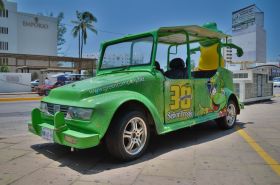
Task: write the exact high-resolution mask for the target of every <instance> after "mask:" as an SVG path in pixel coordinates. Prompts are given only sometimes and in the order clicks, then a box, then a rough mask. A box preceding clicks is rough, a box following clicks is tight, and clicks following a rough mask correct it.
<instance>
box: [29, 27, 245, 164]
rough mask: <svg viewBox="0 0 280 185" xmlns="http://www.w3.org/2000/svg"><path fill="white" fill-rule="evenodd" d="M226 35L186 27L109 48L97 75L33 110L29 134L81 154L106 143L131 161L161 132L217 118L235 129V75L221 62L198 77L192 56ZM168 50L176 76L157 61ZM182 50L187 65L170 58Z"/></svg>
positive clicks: (132, 37) (111, 44) (59, 90)
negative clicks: (205, 43)
mask: <svg viewBox="0 0 280 185" xmlns="http://www.w3.org/2000/svg"><path fill="white" fill-rule="evenodd" d="M226 37H228V35H225V34H223V33H220V32H215V31H211V30H209V29H205V28H203V27H200V26H179V27H162V28H159V29H157V30H154V31H150V32H145V33H141V34H136V35H128V36H125V37H123V38H119V39H116V40H112V41H108V42H105V43H104V44H103V45H102V48H101V54H100V56H101V57H100V59H99V65H97V66H98V68H97V76H96V77H93V78H90V79H86V80H83V81H78V82H74V83H71V84H67V85H64V86H62V87H59V88H55V89H53V90H51V91H50V93H49V96H47V97H44V98H43V99H42V101H41V105H40V108H35V109H33V111H32V121H30V122H29V123H28V128H29V131H30V132H32V133H34V134H36V135H39V136H41V137H42V138H44V139H47V140H49V141H51V142H55V143H59V144H61V145H65V146H69V147H71V148H77V149H85V148H91V147H94V146H97V145H99V144H100V143H101V142H102V141H104V143H105V144H106V146H107V148H108V151H109V152H110V153H111V154H112V155H113V156H115V157H116V158H118V159H120V160H125V161H127V160H133V159H136V158H138V157H140V156H141V155H142V154H143V153H144V152H145V150H146V148H147V146H148V143H149V139H150V134H151V132H152V131H153V130H154V131H155V132H156V133H157V134H166V133H168V132H172V131H175V130H178V129H182V128H186V127H191V126H193V125H196V124H200V123H203V122H206V121H209V120H215V121H216V122H217V124H218V125H219V126H220V127H221V128H223V129H230V128H232V127H234V125H235V123H236V116H237V115H238V114H239V113H240V109H241V108H242V104H241V103H240V102H239V101H238V97H237V96H236V95H235V94H234V90H233V88H234V87H233V80H232V72H231V71H229V70H227V69H225V68H223V67H222V66H221V64H219V65H218V68H217V69H216V70H213V71H194V72H192V73H191V52H190V47H191V44H192V43H198V42H200V41H213V40H217V39H225V38H226ZM161 44H163V45H164V46H165V48H166V50H164V51H165V54H166V56H167V57H166V58H165V59H166V65H167V66H168V67H167V70H168V73H169V74H172V76H173V77H172V78H171V77H168V76H167V75H166V74H167V73H165V74H164V73H163V71H162V70H161V69H160V65H159V62H157V61H156V57H157V54H159V53H157V52H158V49H157V48H159V47H158V46H159V45H161ZM177 46H184V48H187V51H186V52H187V53H186V55H187V59H186V61H185V62H184V61H183V63H182V62H181V61H182V60H170V59H171V56H173V55H174V54H176V52H175V53H174V51H177V49H176V48H177ZM171 47H175V49H176V50H175V49H174V50H172V52H171V49H170V48H171ZM208 62H210V63H211V62H213V61H208ZM184 65H186V66H187V67H186V68H185V67H184ZM180 73H182V74H184V77H178V74H180Z"/></svg>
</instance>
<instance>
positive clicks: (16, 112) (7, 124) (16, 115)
mask: <svg viewBox="0 0 280 185" xmlns="http://www.w3.org/2000/svg"><path fill="white" fill-rule="evenodd" d="M39 105H40V104H39V102H38V101H33V102H32V101H30V102H11V103H0V118H1V120H0V124H1V125H0V137H11V136H17V135H26V134H27V133H26V124H25V123H27V121H28V120H30V112H31V110H32V109H33V108H34V107H38V106H39Z"/></svg>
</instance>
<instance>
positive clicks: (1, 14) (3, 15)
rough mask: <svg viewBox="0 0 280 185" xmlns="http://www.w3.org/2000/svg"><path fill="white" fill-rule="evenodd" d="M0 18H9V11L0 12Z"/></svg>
mask: <svg viewBox="0 0 280 185" xmlns="http://www.w3.org/2000/svg"><path fill="white" fill-rule="evenodd" d="M0 17H9V11H8V10H1V11H0Z"/></svg>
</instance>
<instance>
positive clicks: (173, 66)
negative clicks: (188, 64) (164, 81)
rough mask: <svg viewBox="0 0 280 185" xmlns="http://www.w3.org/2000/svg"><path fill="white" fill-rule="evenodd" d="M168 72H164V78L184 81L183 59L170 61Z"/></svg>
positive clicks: (185, 70)
mask: <svg viewBox="0 0 280 185" xmlns="http://www.w3.org/2000/svg"><path fill="white" fill-rule="evenodd" d="M169 67H170V70H168V71H166V72H165V74H164V75H165V76H166V77H168V78H171V79H184V78H186V74H187V73H186V72H187V69H186V68H185V64H184V61H183V59H181V58H174V59H172V60H171V62H170V64H169Z"/></svg>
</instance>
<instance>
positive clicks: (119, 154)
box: [105, 110, 150, 161]
mask: <svg viewBox="0 0 280 185" xmlns="http://www.w3.org/2000/svg"><path fill="white" fill-rule="evenodd" d="M147 120H148V119H147V117H146V116H145V114H144V113H143V112H142V111H139V110H133V111H129V112H128V113H124V112H122V113H121V114H119V115H118V116H117V118H115V119H114V121H113V122H112V123H111V124H112V125H111V126H110V128H109V131H108V133H107V135H106V138H105V140H106V146H107V148H108V151H109V152H110V153H111V154H112V155H113V156H114V157H116V158H118V159H120V160H124V161H129V160H133V159H136V158H138V157H140V156H141V155H142V154H143V153H144V152H145V150H146V148H147V146H148V141H149V138H150V127H149V124H148V121H147Z"/></svg>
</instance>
